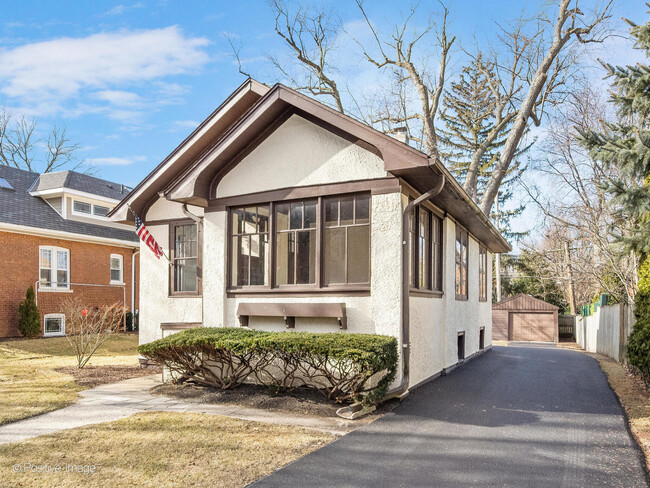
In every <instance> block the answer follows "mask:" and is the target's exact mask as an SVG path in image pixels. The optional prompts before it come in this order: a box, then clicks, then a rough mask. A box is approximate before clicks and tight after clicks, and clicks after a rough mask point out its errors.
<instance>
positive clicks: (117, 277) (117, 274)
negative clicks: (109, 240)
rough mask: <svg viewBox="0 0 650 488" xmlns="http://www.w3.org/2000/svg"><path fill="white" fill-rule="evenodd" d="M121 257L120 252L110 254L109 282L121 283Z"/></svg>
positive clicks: (122, 279) (122, 280)
mask: <svg viewBox="0 0 650 488" xmlns="http://www.w3.org/2000/svg"><path fill="white" fill-rule="evenodd" d="M122 265H123V258H122V256H121V255H120V254H111V284H120V285H121V284H122V283H123V282H124V278H123V274H124V273H123V268H122Z"/></svg>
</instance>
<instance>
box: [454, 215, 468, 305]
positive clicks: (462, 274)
mask: <svg viewBox="0 0 650 488" xmlns="http://www.w3.org/2000/svg"><path fill="white" fill-rule="evenodd" d="M468 247H469V235H468V233H467V231H466V230H465V229H462V228H461V227H459V226H458V224H456V253H455V254H456V299H457V300H467V261H468V258H469V250H468Z"/></svg>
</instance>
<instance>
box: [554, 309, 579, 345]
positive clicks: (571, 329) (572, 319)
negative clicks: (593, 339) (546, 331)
mask: <svg viewBox="0 0 650 488" xmlns="http://www.w3.org/2000/svg"><path fill="white" fill-rule="evenodd" d="M557 318H558V328H559V329H560V331H559V332H560V341H562V342H571V341H575V340H576V316H575V315H558V317H557Z"/></svg>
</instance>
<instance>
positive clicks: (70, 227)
mask: <svg viewBox="0 0 650 488" xmlns="http://www.w3.org/2000/svg"><path fill="white" fill-rule="evenodd" d="M61 173H71V175H72V176H71V175H70V174H68V175H65V179H66V180H68V181H72V182H73V184H74V185H75V186H76V188H74V189H77V190H80V191H86V192H89V193H96V194H100V195H101V194H102V193H99V192H98V191H89V189H91V188H99V187H101V185H102V184H106V183H108V184H110V185H113V188H116V189H118V190H119V189H120V188H121V185H119V184H117V183H111V182H107V181H105V180H100V179H99V178H93V177H90V176H86V175H82V174H80V173H75V172H73V171H66V172H60V173H53V174H52V176H55V177H56V178H59V180H58V181H59V182H60V181H62V180H60V178H61V176H59V175H61ZM77 175H78V176H79V177H77ZM39 176H43V175H38V174H37V173H30V172H29V171H23V170H20V169H16V168H11V167H9V166H4V165H0V178H4V179H6V180H7V181H8V182H9V183H10V184H11V186H13V188H14V189H13V190H9V189H6V188H0V222H4V223H7V224H15V225H24V226H27V227H36V228H41V229H48V230H56V231H62V232H71V233H73V234H82V235H87V236H93V237H104V238H108V239H119V240H123V241H132V242H134V243H135V242H138V236H137V235H135V232H133V231H130V230H122V229H115V228H112V227H107V226H103V225H96V224H88V223H85V222H77V221H74V220H66V219H64V218H63V217H61V215H59V214H58V213H57V211H56V210H54V209H53V208H52V207H51V206H50V205H49V204H48V203H46V202H45V201H44V200H43V199H42V198H40V197H34V196H32V195H30V194H29V190H30V188H31V189H34V188H32V186H33V185H34V183H35V182H36V180H37V179H39V180H40V179H42V178H39ZM56 178H52V179H50V178H45V181H47V182H48V184H50V182H53V181H57V180H56ZM91 180H96V181H91ZM98 182H101V183H98ZM61 186H62V185H59V186H57V187H51V188H61ZM66 188H73V187H72V186H68V185H66ZM82 188H83V189H82ZM41 189H44V188H41ZM102 190H103V189H102ZM103 191H104V192H105V193H108V191H106V190H103ZM111 191H112V190H111ZM105 193H104V194H103V195H104V196H109V197H110V198H119V199H121V198H122V196H124V195H121V193H120V195H121V196H118V195H116V194H115V193H113V194H112V195H107V194H105ZM113 195H115V196H113ZM125 195H126V194H125Z"/></svg>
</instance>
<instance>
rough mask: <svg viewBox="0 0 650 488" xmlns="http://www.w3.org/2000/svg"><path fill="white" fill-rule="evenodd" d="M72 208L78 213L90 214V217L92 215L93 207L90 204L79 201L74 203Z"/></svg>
mask: <svg viewBox="0 0 650 488" xmlns="http://www.w3.org/2000/svg"><path fill="white" fill-rule="evenodd" d="M72 208H73V209H74V211H75V212H77V213H82V214H88V215H90V214H91V213H92V205H91V204H90V203H86V202H80V201H79V200H75V201H74V204H73V206H72Z"/></svg>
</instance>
